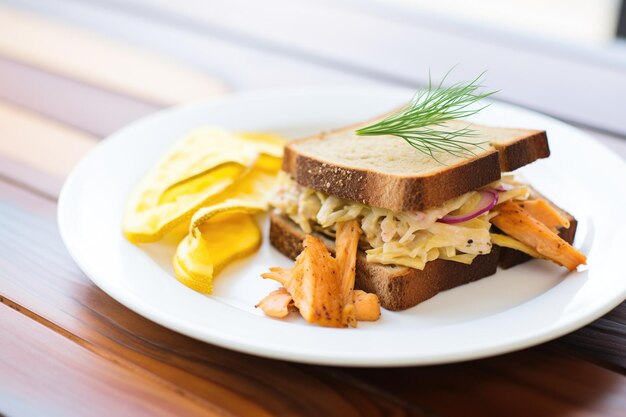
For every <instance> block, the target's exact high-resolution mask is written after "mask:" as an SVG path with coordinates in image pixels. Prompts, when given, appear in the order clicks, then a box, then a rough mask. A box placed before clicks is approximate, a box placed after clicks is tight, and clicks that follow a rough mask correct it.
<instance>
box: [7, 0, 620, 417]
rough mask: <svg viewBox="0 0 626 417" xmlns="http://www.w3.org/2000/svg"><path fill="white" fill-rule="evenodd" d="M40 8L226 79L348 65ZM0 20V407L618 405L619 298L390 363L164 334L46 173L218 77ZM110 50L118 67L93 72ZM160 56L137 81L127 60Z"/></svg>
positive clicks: (70, 31)
mask: <svg viewBox="0 0 626 417" xmlns="http://www.w3.org/2000/svg"><path fill="white" fill-rule="evenodd" d="M24 3H25V4H26V3H29V1H25V2H24ZM135 4H136V2H135ZM55 5H60V6H63V7H57V8H54V6H55ZM40 7H49V8H50V9H52V8H54V11H50V13H58V14H63V13H67V14H68V15H72V16H74V18H76V19H78V17H79V13H78V11H80V13H82V14H80V16H82V19H83V21H84V22H88V23H89V24H94V25H96V26H97V25H101V27H103V28H104V27H105V28H106V30H110V31H116V30H118V31H121V32H120V33H122V34H127V35H128V36H130V37H133V36H134V37H136V39H139V38H140V37H148V36H156V35H158V34H160V36H161V39H168V40H170V41H171V44H172V45H174V44H185V45H187V46H188V48H192V49H193V48H195V50H203V51H205V52H206V51H210V54H206V56H202V57H201V58H199V60H198V61H196V62H197V63H200V62H202V63H203V65H204V64H205V63H209V62H211V65H213V64H214V65H216V66H215V67H211V68H215V69H219V71H218V72H220V71H221V72H222V74H221V75H224V76H225V77H227V78H228V77H230V80H231V81H233V82H234V81H236V82H234V84H236V85H237V86H239V88H244V87H249V86H257V87H258V86H263V85H265V84H264V83H268V82H269V83H276V82H284V81H285V79H287V80H289V81H288V82H294V83H296V82H302V80H303V79H312V80H318V81H328V80H329V79H332V80H334V81H339V82H344V81H346V82H354V81H359V80H361V77H363V73H360V74H358V73H354V74H350V69H347V68H345V67H342V68H338V69H328V68H326V69H324V68H321V67H322V66H323V65H322V66H320V65H318V64H316V63H313V64H312V63H311V62H310V61H307V60H306V59H304V60H302V59H299V58H298V56H297V55H296V57H295V58H293V57H289V58H285V57H284V56H279V55H284V51H279V53H277V54H274V55H272V54H273V52H272V53H268V52H267V51H259V50H257V49H255V48H250V45H249V44H247V45H245V46H241V45H238V44H237V43H236V42H235V43H233V42H232V39H231V41H228V42H224V41H222V40H221V39H217V38H215V37H213V38H211V37H210V36H207V35H206V34H203V35H202V36H197V35H193V36H191V35H189V34H188V33H181V32H180V31H178V29H174V28H172V27H168V26H167V25H164V24H163V23H162V22H161V23H159V24H157V23H154V22H149V21H148V18H149V16H136V15H134V14H133V13H129V14H128V15H127V16H126V15H124V14H123V13H124V12H123V11H120V10H116V11H113V10H112V8H103V9H99V8H96V7H94V6H92V5H89V4H80V3H74V2H63V1H61V0H50V2H47V3H46V5H42V6H40ZM116 7H117V6H116ZM107 9H108V10H107ZM204 18H205V17H203V19H204ZM107 19H108V20H107ZM157 20H158V19H157ZM113 22H114V23H115V24H112V23H113ZM229 24H230V25H231V26H233V22H230V23H229ZM236 26H237V25H234V26H233V27H236ZM0 27H2V31H3V34H6V33H9V34H11V36H6V37H5V38H4V39H3V40H0V100H2V101H0V335H2V336H0V416H11V417H13V416H18V417H21V416H27V417H31V416H92V415H93V416H102V415H107V416H108V415H116V416H142V415H157V416H161V415H162V416H169V415H172V416H173V415H176V416H183V415H184V416H195V415H199V416H200V415H202V416H204V415H207V416H213V415H218V416H341V417H343V416H427V417H433V416H434V417H436V416H446V417H447V416H457V415H463V416H502V415H506V416H529V415H532V416H623V415H626V376H624V375H623V374H624V373H625V372H626V304H622V305H621V306H619V307H618V308H616V309H615V310H613V311H612V312H611V313H609V314H608V315H606V316H605V317H603V318H601V319H600V320H597V321H596V322H594V323H592V324H591V325H589V326H586V327H585V328H583V329H581V330H579V331H577V332H574V333H572V334H570V335H568V336H565V337H563V338H560V339H558V340H555V341H553V342H551V343H548V344H545V345H542V346H539V347H536V348H532V349H528V350H525V351H521V352H517V353H513V354H508V355H502V356H499V357H495V358H490V359H484V360H479V361H472V362H466V363H461V364H451V365H443V366H429V367H409V368H397V369H392V368H389V369H349V368H337V367H322V366H309V365H298V364H293V363H288V362H284V361H278V360H270V359H263V358H258V357H253V356H250V355H246V354H241V353H236V352H232V351H228V350H225V349H222V348H219V347H216V346H212V345H209V344H206V343H202V342H199V341H196V340H194V339H191V338H188V337H185V336H182V335H180V334H177V333H175V332H172V331H170V330H168V329H165V328H163V327H161V326H159V325H157V324H155V323H152V322H150V321H148V320H146V319H144V318H143V317H141V316H139V315H137V314H135V313H134V312H132V311H130V310H129V309H127V308H125V307H124V306H122V305H120V304H119V303H118V302H116V301H115V300H113V299H112V298H111V297H109V296H108V295H106V294H105V293H104V292H102V291H101V290H99V289H98V288H97V287H95V286H94V285H93V284H92V283H91V281H89V279H88V278H87V277H86V276H85V275H84V274H83V273H82V272H81V271H80V270H79V269H78V267H77V266H76V264H75V263H74V262H73V260H72V259H71V258H70V256H69V254H68V253H67V251H66V250H65V248H64V246H63V244H62V242H61V239H60V236H59V233H58V230H57V226H56V199H57V197H58V193H59V190H60V187H61V184H62V182H63V180H64V179H65V177H66V176H67V175H68V173H69V172H70V170H71V169H72V167H73V166H74V165H75V164H76V162H77V161H78V160H79V159H80V157H81V156H82V155H84V154H85V153H86V152H87V151H88V150H89V149H91V148H92V147H93V146H95V145H96V144H97V142H98V139H99V138H100V137H103V136H105V135H107V134H109V133H110V132H112V131H113V130H115V129H117V128H120V127H121V126H122V125H123V124H125V123H128V122H129V121H131V120H133V119H135V118H137V117H140V116H142V115H144V114H147V113H150V112H152V111H154V110H156V109H158V108H160V107H161V106H162V105H164V104H170V103H173V102H178V101H180V100H184V99H186V98H189V97H191V96H193V95H194V94H195V93H202V95H207V94H213V93H215V92H217V91H218V90H219V85H220V83H219V82H217V83H216V82H215V80H214V78H213V77H210V76H206V75H203V74H202V73H200V72H198V71H197V70H196V69H192V68H189V67H185V66H182V65H180V64H178V63H171V62H169V63H168V62H166V61H167V60H165V58H164V57H159V56H156V55H153V54H152V53H147V52H145V51H142V50H138V49H137V48H134V47H128V46H123V45H122V46H120V42H119V40H118V41H112V40H111V39H105V38H103V37H102V36H99V35H95V34H93V33H90V32H89V31H87V30H85V28H84V27H83V28H81V27H79V26H77V25H69V26H68V25H66V24H64V23H62V22H61V21H57V20H51V19H47V18H43V17H42V16H36V15H33V14H31V13H26V12H23V11H19V10H14V9H8V8H6V7H5V6H0ZM98 27H100V26H98ZM132 28H140V30H132ZM254 30H256V29H254ZM194 31H195V32H198V33H199V32H202V33H204V32H203V30H196V29H194ZM231 35H232V33H231V34H229V37H231V38H232V36H231ZM271 36H276V31H274V32H272V33H271ZM11 37H14V38H15V37H19V38H21V39H23V42H21V43H20V42H10V38H11ZM218 38H219V36H218ZM235 38H236V36H235ZM183 41H184V42H183ZM167 45H168V42H164V43H163V46H164V47H166V46H167ZM172 48H174V47H172ZM205 48H206V49H205ZM179 49H180V48H179ZM261 49H262V48H261ZM66 50H71V51H74V52H76V53H74V54H65V53H64V51H66ZM164 50H165V49H164ZM79 52H80V53H79ZM175 53H177V52H172V54H174V55H175ZM77 57H78V58H79V59H77ZM81 57H82V58H83V59H82V60H81ZM85 57H87V58H88V59H84V58H85ZM214 57H221V58H223V59H222V60H217V61H216V60H215V59H213V58H214ZM65 58H68V59H65ZM212 59H213V62H212V61H211V60H212ZM112 60H113V61H115V60H118V61H119V62H122V65H121V66H120V67H119V68H116V69H113V70H111V69H110V68H104V69H103V68H102V63H103V62H104V63H106V62H111V61H112ZM250 62H254V63H256V64H257V65H256V66H254V68H251V67H250V66H249V65H247V63H250ZM161 65H162V67H161V68H160V69H159V70H157V71H154V72H152V73H151V75H150V76H149V77H145V79H142V77H137V73H133V72H132V71H130V72H129V71H128V69H129V68H130V67H129V66H131V67H134V66H136V69H138V73H144V74H145V73H147V72H150V71H151V67H153V66H161ZM324 65H326V64H324ZM105 67H106V65H105ZM290 77H291V78H290ZM176 83H179V84H180V85H178V86H176V85H175V84H176ZM161 84H167V88H161ZM216 86H217V87H216ZM151 90H158V91H151ZM611 140H613V139H611ZM95 221H96V220H95Z"/></svg>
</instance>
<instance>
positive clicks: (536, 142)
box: [493, 130, 550, 172]
mask: <svg viewBox="0 0 626 417" xmlns="http://www.w3.org/2000/svg"><path fill="white" fill-rule="evenodd" d="M493 146H494V148H496V149H497V150H498V155H499V157H500V170H501V171H502V172H510V171H514V170H516V169H517V168H520V167H523V166H524V165H528V164H530V163H531V162H534V161H536V160H537V159H541V158H547V157H549V156H550V147H549V146H548V136H547V135H546V132H545V131H539V130H536V131H533V132H531V134H530V135H529V136H527V137H525V138H524V140H520V141H516V142H513V143H509V144H506V145H503V144H494V145H493Z"/></svg>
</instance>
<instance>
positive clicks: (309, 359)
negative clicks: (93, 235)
mask: <svg viewBox="0 0 626 417" xmlns="http://www.w3.org/2000/svg"><path fill="white" fill-rule="evenodd" d="M362 90H363V88H362V87H358V86H344V87H336V86H327V87H325V88H320V87H309V86H307V87H298V88H272V89H260V90H252V91H245V92H237V93H231V94H228V95H226V96H222V97H212V98H208V99H202V100H196V101H193V102H191V103H184V104H181V105H177V106H173V107H170V108H166V109H162V110H159V111H157V112H155V113H152V114H150V115H147V116H144V117H142V118H140V119H138V120H136V121H134V122H132V123H130V124H128V125H126V126H124V127H122V128H120V129H118V130H117V131H115V132H113V133H112V134H111V135H109V136H107V137H106V138H105V139H103V140H102V141H101V142H100V143H99V144H98V145H96V146H95V147H94V148H93V149H92V150H90V151H89V152H88V154H87V155H85V156H84V157H83V158H82V159H81V161H80V162H79V163H78V164H77V165H76V166H75V167H74V168H73V169H72V171H71V173H70V175H69V176H68V177H67V179H66V181H65V182H64V184H63V187H62V189H61V192H60V194H59V199H58V205H57V222H58V226H59V231H60V235H61V238H62V241H63V243H64V244H65V246H66V248H67V250H68V252H69V254H70V256H71V257H72V259H73V260H74V261H75V262H76V264H77V265H78V266H79V268H80V269H81V270H82V271H83V272H84V273H85V275H87V277H88V278H89V279H90V280H91V281H92V282H93V283H94V284H95V285H96V286H98V287H99V288H100V289H102V290H103V291H104V292H105V293H107V294H108V295H109V296H111V297H112V298H114V299H115V300H116V301H118V302H120V303H121V304H122V305H124V306H126V307H127V308H129V309H130V310H132V311H134V312H136V313H137V314H139V315H141V316H143V317H145V318H147V319H149V320H151V321H153V322H155V323H157V324H160V325H162V326H164V327H167V328H169V329H170V330H173V331H175V332H178V333H181V334H184V335H186V336H189V337H192V338H194V339H197V340H201V341H204V342H207V343H211V344H214V345H217V346H220V347H223V348H226V349H230V350H235V351H239V352H243V353H248V354H252V355H257V356H263V357H268V358H273V359H279V360H286V361H291V362H298V363H309V364H319V365H334V366H362V367H389V366H410V365H413V366H415V365H432V364H442V363H453V362H459V361H465V360H473V359H480V358H485V357H490V356H493V355H497V354H504V353H509V352H512V351H516V350H519V349H523V348H527V347H531V346H536V345H538V344H541V343H544V342H547V341H549V340H552V339H554V338H557V337H560V336H563V335H565V334H567V333H570V332H571V331H573V330H576V329H578V328H580V327H582V326H584V325H586V324H588V323H590V322H592V321H594V320H596V319H597V318H599V317H601V316H602V315H604V314H606V313H607V312H609V311H610V310H611V309H613V308H614V307H615V306H617V305H619V304H620V303H621V302H622V301H623V299H624V298H625V297H626V287H625V288H624V289H623V291H621V292H620V293H619V295H617V296H616V297H613V298H612V299H611V301H610V302H605V303H604V304H602V306H601V307H597V308H594V309H592V311H591V312H589V313H588V314H587V315H584V316H580V317H578V318H577V319H573V320H570V321H569V322H568V323H567V324H560V325H559V326H556V325H552V326H546V327H543V328H542V329H541V331H539V332H533V333H532V334H531V335H530V336H529V335H528V334H526V335H525V336H524V337H520V338H516V339H507V341H506V342H503V343H498V344H492V345H490V346H489V347H487V348H476V349H474V350H472V351H469V352H457V353H452V354H447V355H441V356H437V355H434V356H433V355H431V356H429V357H418V358H415V357H404V356H401V357H377V358H375V359H374V360H373V361H372V360H371V359H363V358H358V357H355V358H350V357H343V356H341V357H328V356H326V355H315V354H312V353H309V354H306V355H303V354H301V353H297V352H296V353H293V352H289V351H286V350H276V349H270V348H264V347H263V348H259V347H258V346H255V345H254V343H252V342H250V343H242V342H241V341H233V340H231V339H229V338H228V337H225V336H224V335H219V334H214V333H211V332H210V331H208V332H205V333H204V334H205V336H203V337H199V336H198V334H197V333H195V332H194V331H193V330H192V326H191V327H190V326H187V327H182V328H181V327H180V326H179V325H178V323H176V320H172V319H171V318H169V317H167V316H164V315H160V314H158V312H157V311H156V309H155V308H154V307H153V306H152V305H151V304H150V303H147V302H145V301H144V300H142V299H141V298H139V297H136V296H135V295H134V294H130V293H128V292H125V291H123V290H122V289H121V288H119V287H116V286H115V285H111V284H110V282H108V281H107V279H106V278H105V277H102V276H101V274H100V273H99V272H98V271H96V270H94V269H93V268H91V266H90V265H89V263H88V262H86V261H85V260H84V259H83V257H82V254H81V252H80V250H78V248H77V247H75V243H76V242H74V240H73V239H72V238H71V236H70V233H71V232H70V230H71V228H70V226H69V224H68V222H69V220H70V219H69V218H68V217H67V216H66V215H65V213H68V207H70V204H71V202H70V199H69V197H68V195H70V193H71V190H72V189H73V187H76V184H77V183H78V181H79V179H80V177H79V174H80V172H81V171H82V170H84V169H85V168H83V167H84V166H88V163H89V161H90V160H91V158H94V156H93V155H97V154H98V152H99V149H100V148H101V147H103V146H107V145H106V143H107V142H108V141H109V140H111V139H113V138H115V137H117V136H120V135H123V133H124V131H125V130H127V129H132V128H133V127H134V126H135V125H137V124H143V123H150V122H152V121H153V120H155V119H158V118H160V117H163V116H164V115H167V114H169V113H175V112H179V111H188V110H190V109H193V108H196V107H204V106H208V105H211V104H215V103H218V104H219V103H220V102H222V101H224V100H228V101H233V100H234V101H236V100H239V99H246V98H247V99H250V98H267V97H268V96H269V97H272V96H274V97H275V96H282V97H285V96H293V95H295V96H297V95H301V94H311V93H313V94H320V95H325V94H337V93H338V92H340V93H342V94H354V93H363V91H362ZM373 90H374V91H375V92H376V93H377V94H378V93H380V94H405V93H406V92H408V91H410V90H408V89H405V88H397V87H374V88H372V87H368V93H370V94H371V93H372V91H373ZM499 105H502V106H505V107H510V108H514V109H518V110H521V111H523V112H526V113H531V114H535V115H539V116H541V117H544V118H549V119H551V121H552V122H554V123H558V124H561V125H564V126H567V127H568V128H569V129H576V130H577V131H578V132H580V133H581V135H584V136H585V138H586V139H587V140H589V136H588V135H587V134H586V133H585V132H584V131H581V130H580V129H578V128H576V127H575V126H571V125H569V124H567V123H564V122H562V121H559V120H557V119H554V118H552V117H551V116H547V115H544V114H541V113H539V112H535V111H532V110H529V109H526V108H524V107H520V106H515V105H511V104H508V103H501V102H499ZM593 145H594V146H596V147H598V148H600V149H602V150H603V151H605V152H609V153H611V154H613V155H614V156H616V157H617V158H618V159H619V160H620V161H621V162H622V164H624V161H622V160H621V158H620V157H619V156H617V155H616V154H615V152H614V151H613V150H611V149H610V148H607V147H606V146H604V145H603V144H601V143H598V142H593ZM625 166H626V164H625ZM554 327H556V328H554Z"/></svg>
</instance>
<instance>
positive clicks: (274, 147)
mask: <svg viewBox="0 0 626 417" xmlns="http://www.w3.org/2000/svg"><path fill="white" fill-rule="evenodd" d="M239 135H240V136H241V137H242V138H243V139H244V140H247V141H249V142H250V143H251V144H253V145H254V147H255V148H256V149H257V150H258V152H259V153H260V154H261V155H260V156H259V159H258V160H257V161H256V164H255V167H257V168H260V169H262V170H264V171H267V172H271V173H276V172H278V170H280V166H281V165H282V161H283V150H284V147H285V144H286V143H287V140H286V139H285V138H283V137H281V136H278V135H273V134H270V133H252V132H241V133H239Z"/></svg>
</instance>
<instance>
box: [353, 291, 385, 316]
mask: <svg viewBox="0 0 626 417" xmlns="http://www.w3.org/2000/svg"><path fill="white" fill-rule="evenodd" d="M352 299H353V302H354V304H353V305H354V310H355V316H356V319H357V320H360V321H376V320H378V319H379V318H380V301H379V300H378V297H377V296H376V294H370V293H366V292H365V291H362V290H354V291H352Z"/></svg>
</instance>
